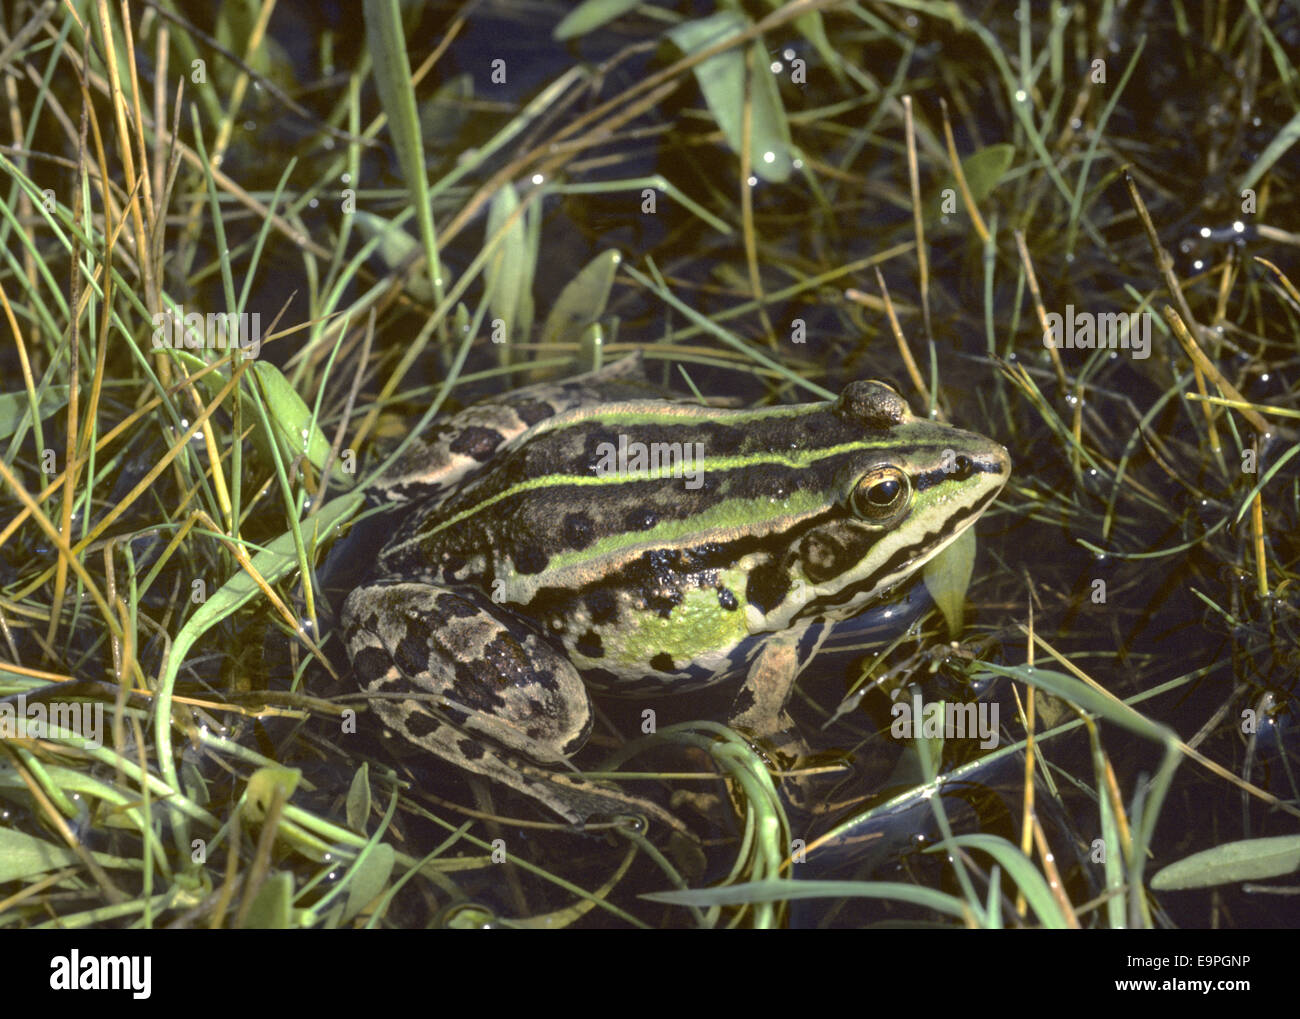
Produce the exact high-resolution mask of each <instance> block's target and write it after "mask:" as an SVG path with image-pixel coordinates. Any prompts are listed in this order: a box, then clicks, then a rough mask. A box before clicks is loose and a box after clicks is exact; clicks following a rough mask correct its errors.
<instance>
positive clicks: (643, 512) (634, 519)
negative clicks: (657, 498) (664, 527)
mask: <svg viewBox="0 0 1300 1019" xmlns="http://www.w3.org/2000/svg"><path fill="white" fill-rule="evenodd" d="M657 523H659V514H658V513H656V512H655V511H654V510H652V509H649V508H648V507H639V508H637V509H634V510H632V511H631V512H630V513H628V515H627V516H626V517H624V518H623V526H624V528H626V529H627V530H629V531H648V530H650V528H652V527H654V525H655V524H657Z"/></svg>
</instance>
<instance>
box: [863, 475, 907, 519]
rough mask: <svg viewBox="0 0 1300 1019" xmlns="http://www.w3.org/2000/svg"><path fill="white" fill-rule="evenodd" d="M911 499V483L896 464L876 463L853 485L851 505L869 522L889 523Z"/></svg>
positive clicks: (904, 509)
mask: <svg viewBox="0 0 1300 1019" xmlns="http://www.w3.org/2000/svg"><path fill="white" fill-rule="evenodd" d="M911 503H912V483H911V481H909V480H908V477H907V475H906V474H905V473H904V472H903V471H901V470H899V469H898V468H897V467H876V468H873V469H872V470H869V471H867V473H866V474H864V475H862V477H860V478H859V479H858V483H857V484H856V485H854V486H853V493H852V494H851V495H850V496H849V508H850V509H852V510H853V512H854V514H855V515H856V516H857V517H858V518H859V519H861V520H865V521H866V522H867V523H870V524H887V523H890V522H892V521H893V520H894V519H895V518H897V517H898V516H899V515H900V514H901V513H903V512H904V511H906V509H907V507H908V506H910V505H911Z"/></svg>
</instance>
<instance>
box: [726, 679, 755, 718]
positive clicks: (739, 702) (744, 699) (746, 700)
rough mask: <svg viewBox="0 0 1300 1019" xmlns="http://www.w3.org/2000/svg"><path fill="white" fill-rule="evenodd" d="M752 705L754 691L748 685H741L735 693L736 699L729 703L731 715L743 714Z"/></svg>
mask: <svg viewBox="0 0 1300 1019" xmlns="http://www.w3.org/2000/svg"><path fill="white" fill-rule="evenodd" d="M753 706H754V692H753V691H752V690H750V689H749V687H746V686H742V687H741V688H740V692H739V693H738V694H736V699H735V700H734V701H733V702H732V704H731V714H732V716H733V717H734V716H736V715H743V714H744V713H745V712H746V711H748V710H749V709H750V708H752V707H753Z"/></svg>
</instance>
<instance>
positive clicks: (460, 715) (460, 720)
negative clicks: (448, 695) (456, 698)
mask: <svg viewBox="0 0 1300 1019" xmlns="http://www.w3.org/2000/svg"><path fill="white" fill-rule="evenodd" d="M442 714H443V717H444V718H446V719H447V721H449V722H450V723H451V724H452V725H464V724H465V723H466V722H467V721H468V720H469V712H468V711H458V710H457V709H456V708H443V709H442Z"/></svg>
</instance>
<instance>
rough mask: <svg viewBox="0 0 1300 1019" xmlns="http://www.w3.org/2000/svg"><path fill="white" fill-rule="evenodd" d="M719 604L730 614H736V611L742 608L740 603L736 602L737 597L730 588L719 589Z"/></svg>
mask: <svg viewBox="0 0 1300 1019" xmlns="http://www.w3.org/2000/svg"><path fill="white" fill-rule="evenodd" d="M718 604H719V605H721V606H722V607H723V608H724V609H726V610H727V611H728V612H734V611H735V610H736V609H738V608H740V602H738V601H736V596H735V595H734V594H732V593H731V588H729V587H720V588H718Z"/></svg>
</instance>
